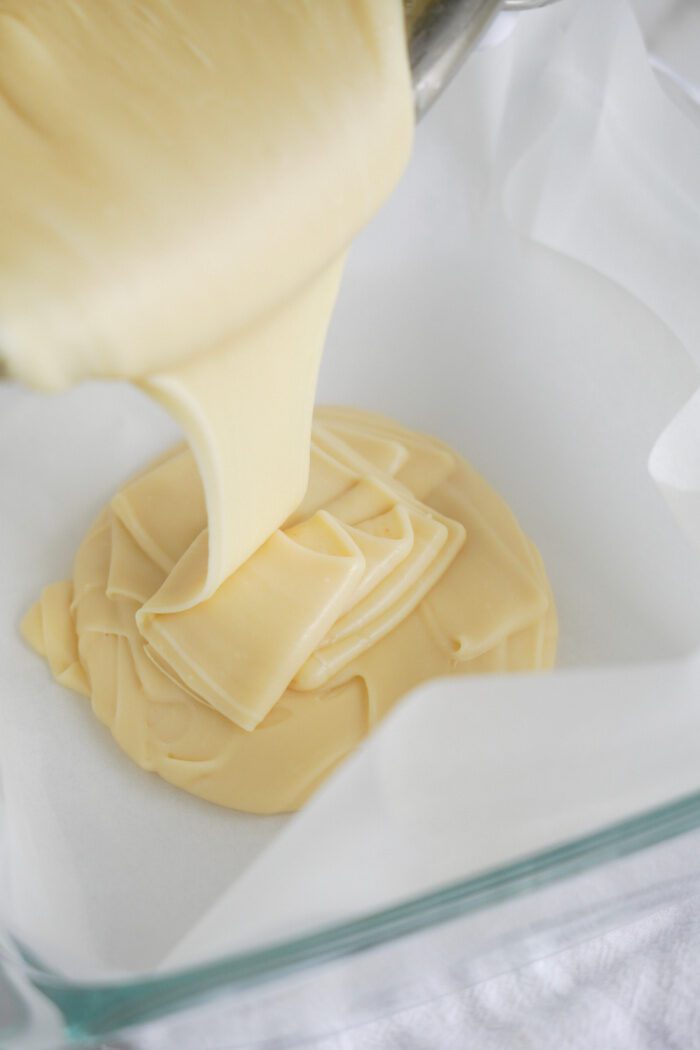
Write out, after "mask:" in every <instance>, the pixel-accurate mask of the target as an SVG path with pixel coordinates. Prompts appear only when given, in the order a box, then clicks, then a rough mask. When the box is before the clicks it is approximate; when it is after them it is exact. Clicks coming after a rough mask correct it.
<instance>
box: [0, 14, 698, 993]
mask: <svg viewBox="0 0 700 1050" xmlns="http://www.w3.org/2000/svg"><path fill="white" fill-rule="evenodd" d="M596 18H597V22H596ZM631 86H634V90H631ZM698 134H699V132H698V130H697V128H696V127H695V126H694V125H693V122H692V119H691V118H690V117H688V115H687V114H685V113H684V112H681V110H680V109H679V108H678V107H677V106H676V105H675V103H674V102H672V101H671V100H670V98H669V96H668V94H667V93H666V92H665V91H664V90H663V89H662V88H661V87H660V86H659V84H658V82H657V81H656V80H655V79H654V76H653V75H652V74H651V73H649V71H648V60H647V56H646V53H645V50H644V47H643V43H642V38H641V35H640V34H639V30H638V28H637V26H636V23H635V22H634V20H633V19H632V17H631V13H630V8H629V7H628V5H627V3H626V2H623V0H619V2H618V0H615V2H613V0H610V2H606V3H603V2H602V0H600V2H599V0H584V2H583V3H577V2H571V0H565V2H564V3H562V4H560V5H555V6H554V7H552V8H548V9H543V10H542V11H539V12H535V13H533V14H531V15H528V16H527V17H525V16H522V18H521V19H520V20H519V21H518V24H517V26H516V28H515V31H514V32H513V33H512V34H511V35H510V36H509V37H508V38H507V39H506V40H504V41H503V42H502V43H501V44H500V45H499V46H497V47H495V48H492V49H489V50H484V51H482V52H480V53H479V54H477V55H475V56H473V58H472V59H471V61H470V63H469V65H468V66H467V68H466V69H465V70H464V72H463V73H462V74H461V75H460V77H459V78H458V80H457V81H455V83H454V84H453V85H452V87H451V88H450V90H449V91H448V92H447V93H446V95H445V96H444V98H443V99H442V100H441V101H440V102H439V103H438V104H437V106H436V108H435V110H434V111H433V112H431V114H430V116H429V118H428V119H427V120H426V122H425V123H424V125H422V126H421V128H420V129H419V133H418V141H417V144H416V150H415V156H414V160H413V162H412V164H411V167H410V170H409V172H408V173H407V175H406V177H405V179H404V180H403V182H402V184H401V186H400V187H399V189H398V191H397V193H396V195H395V196H394V198H393V199H392V200H391V201H390V202H389V204H388V206H387V207H386V208H385V209H384V211H383V212H382V214H381V215H380V217H379V218H378V220H377V221H376V222H375V223H374V224H373V225H372V227H371V228H370V229H369V230H367V231H366V232H365V233H364V234H363V235H362V236H361V237H360V238H359V241H358V243H357V245H356V247H355V248H354V249H353V252H352V254H351V259H350V263H349V266H348V272H347V277H346V281H345V284H344V287H343V290H342V293H341V299H340V303H339V306H338V310H337V313H336V316H335V319H334V322H333V326H332V332H331V337H330V340H329V346H328V351H327V354H326V359H325V363H324V367H323V372H322V379H321V390H320V399H321V400H324V401H342V402H347V403H356V404H359V405H364V406H366V407H369V408H377V409H380V410H381V411H384V412H386V413H388V414H393V415H395V416H397V417H399V418H400V419H401V420H403V421H404V422H406V423H407V424H409V425H414V426H416V427H422V428H424V429H426V430H429V431H433V432H434V433H436V434H438V435H439V436H441V437H442V438H444V439H445V440H447V441H450V442H452V443H453V444H454V445H455V446H456V447H457V448H459V449H460V450H461V451H462V452H463V453H464V454H465V455H466V456H467V457H468V458H470V459H471V460H472V461H473V462H474V463H475V465H476V466H477V467H478V468H479V469H481V470H482V471H483V473H484V474H485V475H486V476H487V477H488V478H489V480H490V481H491V482H492V483H493V484H494V485H495V486H496V487H497V488H498V489H499V490H500V491H501V492H502V493H503V495H504V496H505V497H506V498H507V499H508V500H509V502H510V503H511V505H512V506H513V507H514V509H515V510H516V512H517V513H518V515H519V517H520V519H521V522H522V524H523V526H524V527H525V529H526V531H528V532H529V533H530V535H532V536H533V538H534V539H535V540H536V541H537V543H538V545H539V547H540V549H541V550H542V553H543V555H544V558H545V561H546V564H547V566H548V569H549V571H550V574H551V578H552V582H553V586H554V590H555V593H556V594H557V597H558V603H559V609H560V616H561V653H560V668H561V669H560V670H557V671H556V672H555V673H554V674H552V675H550V676H549V677H547V678H540V677H536V676H523V677H517V678H502V679H501V678H494V679H490V680H488V681H485V680H479V679H471V680H470V679H463V680H458V681H452V682H450V683H434V684H431V685H429V686H427V687H425V688H423V689H421V690H418V691H417V692H416V693H415V694H414V695H413V696H412V697H411V698H410V699H408V700H407V701H405V702H404V703H402V704H401V705H399V708H398V709H397V711H396V713H395V714H394V715H393V716H392V717H391V718H390V719H389V720H388V721H387V722H386V723H385V725H384V726H383V727H381V728H380V730H379V731H378V732H377V733H376V734H375V736H374V737H373V738H372V740H371V741H370V742H369V743H368V745H367V746H366V747H365V748H364V749H363V750H362V752H361V753H360V754H359V755H358V756H357V757H356V758H354V759H352V760H351V761H350V762H349V763H347V765H346V766H345V767H344V768H343V769H341V770H340V772H339V773H338V774H337V775H336V776H335V777H334V778H333V779H332V781H331V782H329V784H328V785H327V787H326V788H324V789H323V790H322V791H321V792H320V793H319V795H318V796H317V797H316V799H315V800H314V801H313V802H312V803H311V805H310V806H309V807H308V808H307V809H306V810H305V811H304V812H303V813H302V814H300V815H298V816H297V817H294V818H291V819H289V820H286V819H284V818H256V817H247V816H245V815H240V814H234V813H231V812H226V811H223V810H218V809H216V808H214V807H211V806H208V805H206V804H205V803H201V802H199V801H198V800H196V799H193V798H190V797H188V796H187V795H185V794H183V793H180V792H177V791H175V790H174V789H172V788H171V787H169V786H168V785H166V784H164V783H161V782H160V781H158V780H157V779H156V778H155V777H152V776H149V775H147V774H145V773H142V772H141V771H139V770H138V769H137V768H136V767H134V766H133V765H132V764H131V763H130V762H129V760H128V759H126V758H125V757H124V756H123V755H122V754H121V752H120V751H119V750H118V748H117V747H116V745H115V744H114V743H113V741H112V740H111V738H110V737H109V735H108V733H107V732H106V730H104V729H103V728H102V727H101V726H99V725H98V724H97V722H96V721H95V720H94V718H93V716H92V715H91V713H90V711H89V707H88V705H87V703H86V702H85V701H84V700H83V699H82V698H80V697H78V696H75V695H73V694H71V693H68V692H66V691H64V690H63V689H61V688H60V687H59V686H57V685H55V684H54V683H52V682H51V681H50V679H49V675H48V671H47V669H46V668H45V666H44V665H43V663H42V662H41V661H39V660H38V659H37V657H36V656H34V654H32V653H30V652H29V651H27V650H26V648H25V647H24V645H23V644H22V642H21V640H20V639H19V637H18V635H17V631H16V625H17V621H18V619H19V617H20V615H21V613H22V612H23V611H24V609H25V608H26V606H27V605H28V603H29V602H30V601H31V600H32V599H33V598H34V597H35V595H36V594H37V593H38V591H39V589H40V588H41V586H43V584H45V583H46V582H48V581H49V580H52V579H54V578H60V577H62V576H65V575H67V574H68V573H69V572H70V566H71V560H72V556H73V553H74V550H75V548H76V546H77V543H78V542H79V539H80V537H81V535H82V534H83V532H84V530H85V529H86V527H87V526H88V524H89V522H90V520H91V518H92V517H93V516H94V514H95V513H96V511H97V509H98V508H99V506H100V505H101V503H102V502H103V501H104V500H106V499H107V498H108V497H109V495H110V494H111V493H112V492H113V491H114V489H115V488H116V487H117V486H118V485H119V484H120V483H121V482H122V481H123V480H124V478H126V477H127V476H128V475H129V473H130V472H132V471H133V470H135V469H136V468H138V467H139V466H140V465H141V464H142V463H143V462H144V461H146V460H147V459H148V458H149V456H151V455H152V454H153V453H154V452H156V451H157V450H159V449H160V448H162V447H164V445H166V444H167V443H168V442H169V441H170V440H172V439H173V437H174V430H173V428H172V426H171V424H170V423H169V422H168V421H167V420H166V419H165V418H164V417H163V416H162V415H161V413H160V412H159V411H158V410H157V409H156V408H155V407H154V406H152V405H150V404H148V403H147V402H146V401H145V400H144V399H143V398H142V397H141V396H140V395H138V394H137V393H136V392H134V391H132V390H130V389H129V388H127V387H124V386H115V385H106V384H105V385H93V386H91V387H83V388H80V389H77V390H74V391H71V392H69V393H67V394H65V395H61V396H59V397H55V398H51V399H47V398H45V397H43V396H40V395H37V394H33V393H30V392H27V391H23V390H20V389H18V388H15V387H11V386H9V385H3V387H2V389H0V478H1V479H2V484H1V486H0V530H1V539H2V559H3V561H2V566H3V568H2V583H3V586H2V588H0V697H1V698H2V700H1V703H0V767H1V769H2V789H3V809H2V817H1V823H0V829H1V833H2V850H3V867H2V878H3V892H2V893H1V894H0V900H2V907H3V910H4V921H5V923H6V926H7V928H8V930H9V931H10V932H11V933H12V935H13V936H14V937H15V938H17V939H18V940H19V941H21V943H22V944H23V946H24V947H25V948H27V949H29V950H30V951H32V952H34V953H35V954H36V955H38V956H39V957H40V958H42V959H44V960H45V961H46V962H48V963H49V964H51V965H53V966H55V967H57V968H59V969H61V970H62V971H64V972H66V973H69V974H75V975H82V976H87V977H90V978H93V979H94V978H97V977H105V976H111V975H115V976H117V975H119V974H121V973H124V972H136V971H144V970H150V969H153V968H156V967H159V966H160V967H162V966H181V965H185V964H188V963H190V962H191V961H193V960H198V959H203V958H211V957H212V956H214V955H220V954H222V953H224V952H227V951H232V950H236V949H238V948H241V947H245V946H249V945H251V944H260V943H262V942H263V941H268V940H272V939H277V938H279V937H281V936H284V935H286V934H287V933H289V932H292V931H298V930H300V929H307V928H310V927H313V926H317V925H319V924H322V923H328V922H330V921H335V920H337V919H339V918H345V917H348V916H350V915H353V914H357V913H358V912H364V911H367V910H371V909H373V908H375V907H377V906H379V905H381V904H385V903H388V902H394V901H398V900H400V899H405V898H406V897H408V896H410V895H411V894H414V893H416V892H421V891H422V890H425V889H429V888H432V887H433V886H436V885H438V884H440V883H442V882H444V881H447V880H450V879H454V878H457V877H463V876H465V875H467V874H469V873H470V872H474V871H477V870H482V869H484V868H487V867H489V866H490V865H492V864H495V863H501V862H503V861H505V860H507V859H509V858H512V857H515V856H517V855H520V854H522V853H529V852H532V851H533V850H534V849H537V848H539V847H540V846H543V845H546V844H551V843H552V842H555V841H558V840H560V839H562V838H571V837H573V836H575V835H576V834H581V833H584V832H586V831H589V830H592V829H593V828H594V827H596V826H599V825H600V824H601V823H604V822H607V821H610V820H614V819H618V818H620V817H622V816H624V815H626V814H628V813H632V812H635V811H637V810H639V809H641V808H643V807H646V806H649V805H655V804H660V803H661V802H663V801H665V800H667V799H669V798H673V797H677V796H678V795H680V794H683V793H685V792H689V791H692V790H694V789H697V788H699V787H700V665H699V664H698V660H697V658H696V657H695V656H693V655H692V654H693V653H694V652H695V650H696V649H697V647H698V642H699V641H700V559H698V557H697V553H696V551H695V550H694V549H693V547H692V546H691V545H690V544H689V543H687V542H686V541H685V539H684V538H683V536H682V534H681V532H680V530H679V528H678V525H677V522H676V520H675V518H674V517H673V516H672V514H671V513H669V510H668V508H667V505H666V503H665V501H664V499H662V497H661V495H660V492H659V485H660V486H661V487H662V489H663V491H664V493H665V494H666V495H667V496H669V492H670V493H671V496H670V498H669V502H670V503H671V504H673V506H674V510H675V511H676V512H677V514H678V516H679V518H681V519H682V520H683V521H684V522H685V525H686V527H687V528H688V529H689V530H690V531H691V532H694V531H695V529H696V528H697V527H698V525H700V511H697V512H696V513H695V514H694V513H693V511H692V508H693V507H698V506H700V497H698V494H697V493H698V491H700V459H698V453H697V449H698V447H700V442H699V441H697V440H696V437H700V427H698V425H697V422H696V419H695V416H694V415H693V413H692V410H691V409H690V408H687V409H685V410H684V413H682V414H680V415H678V413H679V412H680V411H681V409H682V408H683V406H684V405H685V404H686V403H687V402H690V399H691V397H692V395H693V394H694V391H695V389H696V387H697V386H698V364H697V361H696V358H695V354H696V352H697V345H698V342H697V335H698V329H699V328H700V314H698V297H697V288H698V287H700V280H699V279H700V261H699V257H698V253H699V251H700V248H699V245H700V223H699V221H698V215H697V203H696V201H695V199H694V197H693V193H694V192H695V189H694V188H696V187H697V186H698V185H700V172H699V171H698V170H697V169H698V166H699V165H700V142H699V141H698ZM537 241H539V242H540V243H536V242H537ZM555 249H556V250H555ZM577 260H579V261H577ZM596 271H597V272H596ZM691 293H692V294H691ZM369 362H371V363H372V376H373V379H372V384H371V386H368V385H367V382H366V375H367V374H368V371H367V369H366V368H365V365H366V364H368V363H369ZM688 413H691V414H690V415H688ZM674 419H675V422H672V421H673V420H674ZM689 419H690V422H688V420H689ZM684 420H685V422H684ZM669 424H671V427H670V429H668V430H666V434H665V438H664V439H662V442H660V443H659V445H658V446H657V448H656V452H655V454H654V459H653V461H652V466H653V470H654V477H653V478H652V476H651V474H650V472H649V467H648V457H649V454H650V452H651V450H652V449H653V448H654V445H655V443H656V442H657V439H659V436H660V435H661V434H662V432H664V431H665V429H666V428H668V427H669ZM669 434H671V435H675V436H674V437H673V440H672V441H671V440H670V439H669V438H668V435H669ZM664 442H665V443H664ZM686 493H689V497H688V499H686V498H685V495H684V494H686ZM679 494H680V495H679ZM676 497H678V498H676ZM689 508H690V509H689ZM525 784H526V785H527V790H523V785H525ZM370 862H371V863H370ZM368 871H371V877H369V876H368Z"/></svg>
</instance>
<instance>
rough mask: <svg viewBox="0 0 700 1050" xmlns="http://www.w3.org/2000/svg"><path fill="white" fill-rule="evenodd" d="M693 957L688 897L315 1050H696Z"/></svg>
mask: <svg viewBox="0 0 700 1050" xmlns="http://www.w3.org/2000/svg"><path fill="white" fill-rule="evenodd" d="M699 960H700V897H694V898H692V899H690V900H689V901H685V902H683V903H682V904H677V905H672V906H670V907H666V908H663V909H661V910H660V911H658V912H655V913H654V914H652V915H651V916H648V917H646V918H644V919H642V920H640V921H638V922H634V923H631V924H630V925H628V926H625V927H623V928H621V929H619V930H615V931H613V932H611V933H609V934H606V935H605V936H603V937H596V938H594V939H593V940H590V941H587V942H585V943H583V944H581V945H578V946H577V947H575V948H572V949H568V950H566V951H563V952H560V953H559V954H557V955H554V956H551V957H550V958H546V959H542V960H540V961H538V962H535V963H532V964H530V965H529V966H525V967H523V968H522V969H519V970H516V971H514V972H512V973H508V974H504V975H503V976H501V977H497V978H494V979H492V980H489V981H485V982H484V983H483V984H478V985H476V986H474V987H473V988H469V989H467V990H466V991H464V992H462V993H460V994H456V995H448V996H446V997H444V998H442V999H438V1000H436V1001H434V1002H432V1003H427V1004H424V1005H422V1006H416V1007H414V1008H412V1009H409V1010H404V1011H402V1012H401V1013H399V1014H395V1015H394V1016H393V1017H389V1018H386V1019H384V1020H381V1021H376V1022H373V1023H371V1024H367V1025H363V1026H361V1027H359V1028H356V1029H354V1030H353V1031H349V1032H346V1033H343V1034H342V1035H337V1036H333V1037H329V1038H326V1039H322V1040H320V1041H317V1042H314V1043H313V1044H312V1047H313V1050H694V1048H695V1047H697V1046H698V1045H700V965H699V964H698V963H699ZM309 1050H311V1046H310V1047H309Z"/></svg>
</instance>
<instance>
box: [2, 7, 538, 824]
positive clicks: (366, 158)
mask: <svg viewBox="0 0 700 1050" xmlns="http://www.w3.org/2000/svg"><path fill="white" fill-rule="evenodd" d="M412 129H413V114H412V97H411V85H410V75H409V69H408V62H407V57H406V45H405V31H404V23H403V8H402V4H401V3H400V2H399V0H381V2H377V0H318V2H316V0H314V2H309V0H256V2H238V3H236V2H222V0H99V3H96V2H95V0H61V2H57V3H44V2H39V0H0V144H1V146H2V155H3V163H2V166H1V167H0V350H1V351H2V355H3V357H4V359H5V361H6V362H7V364H8V366H9V368H10V370H11V371H12V372H13V373H14V374H15V375H16V376H17V377H19V378H20V379H23V380H24V381H26V382H28V383H31V384H33V385H35V386H39V387H44V388H48V389H57V388H61V387H64V386H66V385H68V384H70V383H74V382H76V381H79V380H80V379H83V378H85V377H88V376H102V377H110V378H113V377H122V378H128V379H131V380H132V381H134V382H137V383H139V384H140V385H141V386H142V387H143V389H145V390H146V391H147V392H148V393H149V394H150V395H151V396H152V397H154V398H155V399H157V400H158V401H159V402H161V403H162V404H163V405H165V407H166V408H167V409H168V410H169V412H170V413H171V414H172V415H173V416H174V417H175V418H176V419H177V420H178V421H179V422H180V424H181V426H182V428H183V430H184V432H185V435H186V437H187V441H188V443H189V446H190V449H191V450H192V451H191V452H190V451H189V450H186V449H185V450H175V451H174V452H173V453H171V454H170V455H168V456H167V457H165V458H164V459H163V460H162V461H160V462H159V463H157V464H155V465H153V466H152V467H151V468H150V469H149V470H148V471H147V472H145V473H144V474H143V476H142V477H141V478H139V479H136V480H135V481H134V482H132V483H130V484H129V485H127V487H126V488H125V489H124V490H123V491H122V492H120V493H118V494H117V495H116V496H115V498H114V499H113V500H112V501H111V503H110V505H109V507H108V508H106V510H105V512H104V513H103V514H102V515H101V516H100V518H99V519H98V521H97V522H96V523H95V524H94V525H93V527H92V528H91V529H90V530H89V532H88V534H87V536H86V538H85V541H84V542H83V544H82V545H81V547H80V549H79V551H78V555H77V557H76V562H75V566H74V572H73V578H72V580H70V581H66V582H65V583H61V584H57V585H53V586H52V587H49V588H47V589H46V590H45V591H44V594H43V595H42V598H41V601H40V602H39V603H37V605H36V606H34V608H33V609H32V610H31V612H30V613H29V615H28V616H27V618H26V619H25V621H24V625H23V629H24V633H25V636H26V637H27V639H28V640H29V641H30V642H31V644H32V645H34V647H35V648H36V649H38V650H39V651H40V652H42V653H43V654H44V655H46V656H47V658H48V660H49V663H50V665H51V668H52V671H53V673H54V675H55V677H57V678H58V679H59V681H62V682H63V683H64V684H66V685H69V686H71V687H72V688H74V689H76V690H78V691H80V692H83V693H85V694H87V695H89V696H90V698H91V702H92V706H93V709H94V710H95V713H96V714H97V715H98V717H100V718H101V719H102V720H103V721H104V722H106V723H107V724H108V725H109V726H110V728H111V730H112V732H113V734H114V736H115V737H116V739H117V740H118V742H119V743H120V744H121V746H122V747H123V748H124V749H125V750H126V751H127V752H128V753H129V754H130V755H131V756H132V757H133V758H134V759H135V760H136V761H137V762H138V763H139V764H140V765H142V766H143V767H144V768H147V769H154V770H156V771H157V772H159V773H160V774H161V775H162V776H164V777H166V778H167V779H169V780H171V781H172V782H173V783H176V784H178V785H179V786H182V787H186V788H187V789H188V790H190V791H193V792H194V793H196V794H199V795H202V796H203V797H205V798H209V799H212V800H213V801H217V802H221V803H223V804H225V805H232V806H237V807H240V808H245V809H251V810H255V811H258V812H268V811H274V810H280V809H291V808H294V807H295V806H297V805H299V804H300V803H301V802H302V801H303V800H304V798H306V797H307V796H308V794H309V793H310V791H311V790H312V789H313V787H314V786H315V785H316V784H317V783H318V782H319V780H320V779H321V778H322V777H323V776H325V775H326V774H327V772H328V771H329V770H330V769H331V768H332V767H333V765H334V764H335V763H336V762H337V761H338V760H339V759H340V758H342V757H343V756H344V755H345V754H347V752H348V751H349V750H351V749H352V747H354V746H355V744H356V743H357V742H358V741H359V740H360V739H361V738H362V736H363V735H365V733H366V732H367V731H368V730H369V728H370V727H371V725H373V724H374V722H375V721H376V720H377V719H378V718H379V717H381V716H382V714H383V713H384V712H385V711H386V710H387V709H388V707H389V706H390V704H391V703H393V702H394V701H395V699H397V697H398V696H399V695H401V693H402V692H405V691H406V689H408V688H410V686H411V685H412V684H414V683H415V682H418V681H420V680H422V679H424V678H425V677H427V676H428V675H434V674H439V673H448V672H452V671H456V670H484V669H489V668H508V667H531V666H546V665H548V664H549V663H551V660H552V659H553V651H554V650H553V647H554V637H555V633H556V632H555V619H554V612H553V604H552V601H551V595H550V592H549V588H548V584H547V581H546V577H545V576H544V573H543V570H542V566H541V563H540V561H539V558H538V556H537V554H536V552H535V551H534V549H533V548H532V546H531V545H530V544H529V542H528V541H527V540H526V539H525V537H524V536H523V535H522V533H521V532H520V530H519V528H518V526H517V524H516V523H515V521H514V519H513V518H512V515H510V514H509V512H508V510H507V508H505V506H504V505H503V504H502V503H501V502H500V501H499V500H498V497H496V496H495V494H493V493H491V491H490V490H489V489H488V487H487V486H485V484H484V483H483V482H482V481H481V479H480V478H479V477H478V475H476V474H475V473H474V472H473V471H470V469H469V468H468V467H467V466H466V464H463V463H461V462H460V461H459V460H458V458H457V457H455V456H453V455H452V454H451V453H450V451H449V450H447V449H445V448H444V446H441V445H440V444H439V443H437V442H434V441H432V440H431V439H427V438H421V437H420V436H417V435H413V434H411V433H410V432H408V431H405V430H403V428H401V427H398V426H396V425H394V424H391V423H389V422H388V421H385V420H378V419H376V418H374V417H364V416H362V415H359V416H358V415H352V414H351V415H350V416H345V415H343V413H340V414H338V413H335V414H333V413H331V414H330V415H329V416H326V417H324V416H323V415H320V416H319V418H318V419H317V421H316V423H315V424H314V426H313V434H312V415H313V402H314V392H315V387H316V378H317V373H318V367H319V361H320V356H321V352H322V347H323V342H324V338H325V334H326V329H327V326H328V321H329V318H330V315H331V311H332V308H333V304H334V301H335V297H336V293H337V289H338V284H339V280H340V274H341V269H342V260H343V255H344V253H345V251H346V249H347V247H348V245H349V243H350V241H351V239H352V237H353V235H354V234H355V233H356V232H357V231H358V230H359V229H360V227H361V226H362V225H363V224H364V223H365V222H366V221H367V220H368V219H369V217H370V216H371V215H372V213H373V212H374V211H375V210H376V209H377V207H378V206H379V205H380V203H381V202H382V201H383V199H384V198H385V197H386V196H387V195H388V193H389V192H390V190H391V188H392V187H393V185H394V183H395V182H396V180H397V179H398V177H399V175H400V173H401V171H402V170H403V167H404V166H405V163H406V160H407V157H408V154H409V150H410V144H411V138H412ZM387 279H390V275H387ZM367 381H368V382H371V376H368V377H367ZM87 440H89V435H86V441H87ZM310 448H311V477H310V479H309V450H310ZM465 589H466V590H465ZM466 591H469V592H470V593H471V599H470V600H469V601H464V600H463V598H462V595H463V594H464V593H466ZM467 665H468V666H467Z"/></svg>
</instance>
